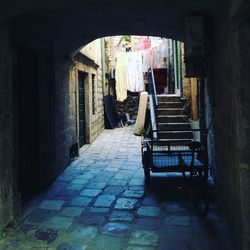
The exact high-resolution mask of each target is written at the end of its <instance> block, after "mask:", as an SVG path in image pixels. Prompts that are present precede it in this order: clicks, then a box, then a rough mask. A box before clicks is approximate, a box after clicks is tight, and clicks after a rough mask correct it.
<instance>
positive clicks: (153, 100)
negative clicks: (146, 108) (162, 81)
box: [148, 67, 158, 137]
mask: <svg viewBox="0 0 250 250" xmlns="http://www.w3.org/2000/svg"><path fill="white" fill-rule="evenodd" d="M148 82H149V94H150V98H149V101H150V113H151V125H152V130H153V131H155V132H156V133H155V135H154V136H156V137H157V133H158V100H157V92H156V86H155V79H154V71H153V68H152V67H151V68H150V69H149V70H148Z"/></svg>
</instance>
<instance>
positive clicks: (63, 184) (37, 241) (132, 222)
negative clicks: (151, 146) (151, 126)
mask: <svg viewBox="0 0 250 250" xmlns="http://www.w3.org/2000/svg"><path fill="white" fill-rule="evenodd" d="M140 142H141V138H140V137H136V136H134V135H133V128H132V127H126V128H120V129H115V130H105V131H104V132H103V133H102V134H101V135H100V136H99V137H98V138H97V139H96V140H95V142H94V143H93V144H91V145H85V146H84V148H83V149H82V150H81V155H80V157H79V158H78V159H77V160H76V161H74V162H73V163H72V164H71V165H70V166H69V167H68V168H67V169H66V170H65V171H64V173H63V174H62V175H61V176H60V177H59V178H58V179H57V181H56V182H55V183H54V184H53V185H52V186H51V188H50V189H49V190H48V191H47V192H45V193H44V194H42V195H41V196H40V197H39V198H37V199H35V200H33V201H32V203H31V204H30V205H29V207H28V209H27V210H26V212H25V216H23V218H22V220H21V221H20V222H19V223H18V226H17V227H16V228H15V229H12V230H9V231H8V232H7V236H5V237H4V238H3V239H2V240H0V249H3V250H7V249H23V250H26V249H57V250H66V249H67V250H80V249H100V250H106V249H107V250H118V249H127V250H128V249H129V250H151V249H162V250H165V249H166V250H168V249H169V250H171V249H174V250H182V249H183V250H185V249H190V250H196V249H202V250H206V249H211V250H216V249H220V250H221V249H228V248H227V246H226V244H225V242H226V238H225V233H224V231H225V230H224V227H223V221H222V219H221V217H220V216H219V212H218V209H217V208H216V206H213V207H212V209H211V210H210V212H209V214H208V217H207V218H206V219H202V218H199V217H198V216H197V215H196V214H195V213H194V211H193V208H192V206H191V204H190V201H189V198H188V195H187V190H186V189H185V188H184V187H183V179H182V178H179V177H177V176H176V175H171V176H167V177H166V176H162V175H161V176H154V177H153V181H152V188H151V189H150V190H146V189H145V187H144V176H143V171H142V165H141V154H140Z"/></svg>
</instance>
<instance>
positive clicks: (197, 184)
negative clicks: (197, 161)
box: [190, 176, 209, 218]
mask: <svg viewBox="0 0 250 250" xmlns="http://www.w3.org/2000/svg"><path fill="white" fill-rule="evenodd" d="M190 194H191V200H192V202H193V205H194V208H195V211H196V213H197V214H198V215H199V216H201V217H203V218H204V217H206V215H207V213H208V209H209V196H208V185H207V182H206V181H204V179H203V178H201V177H199V176H196V177H195V178H194V180H193V183H192V184H191V190H190Z"/></svg>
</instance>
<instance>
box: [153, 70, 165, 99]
mask: <svg viewBox="0 0 250 250" xmlns="http://www.w3.org/2000/svg"><path fill="white" fill-rule="evenodd" d="M154 78H155V85H156V91H157V93H158V94H161V93H163V92H164V88H165V87H167V82H168V73H167V69H154Z"/></svg>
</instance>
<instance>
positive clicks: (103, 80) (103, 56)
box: [101, 38, 106, 97]
mask: <svg viewBox="0 0 250 250" xmlns="http://www.w3.org/2000/svg"><path fill="white" fill-rule="evenodd" d="M101 55H102V96H103V97H104V83H105V74H106V65H105V42H104V38H101Z"/></svg>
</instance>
